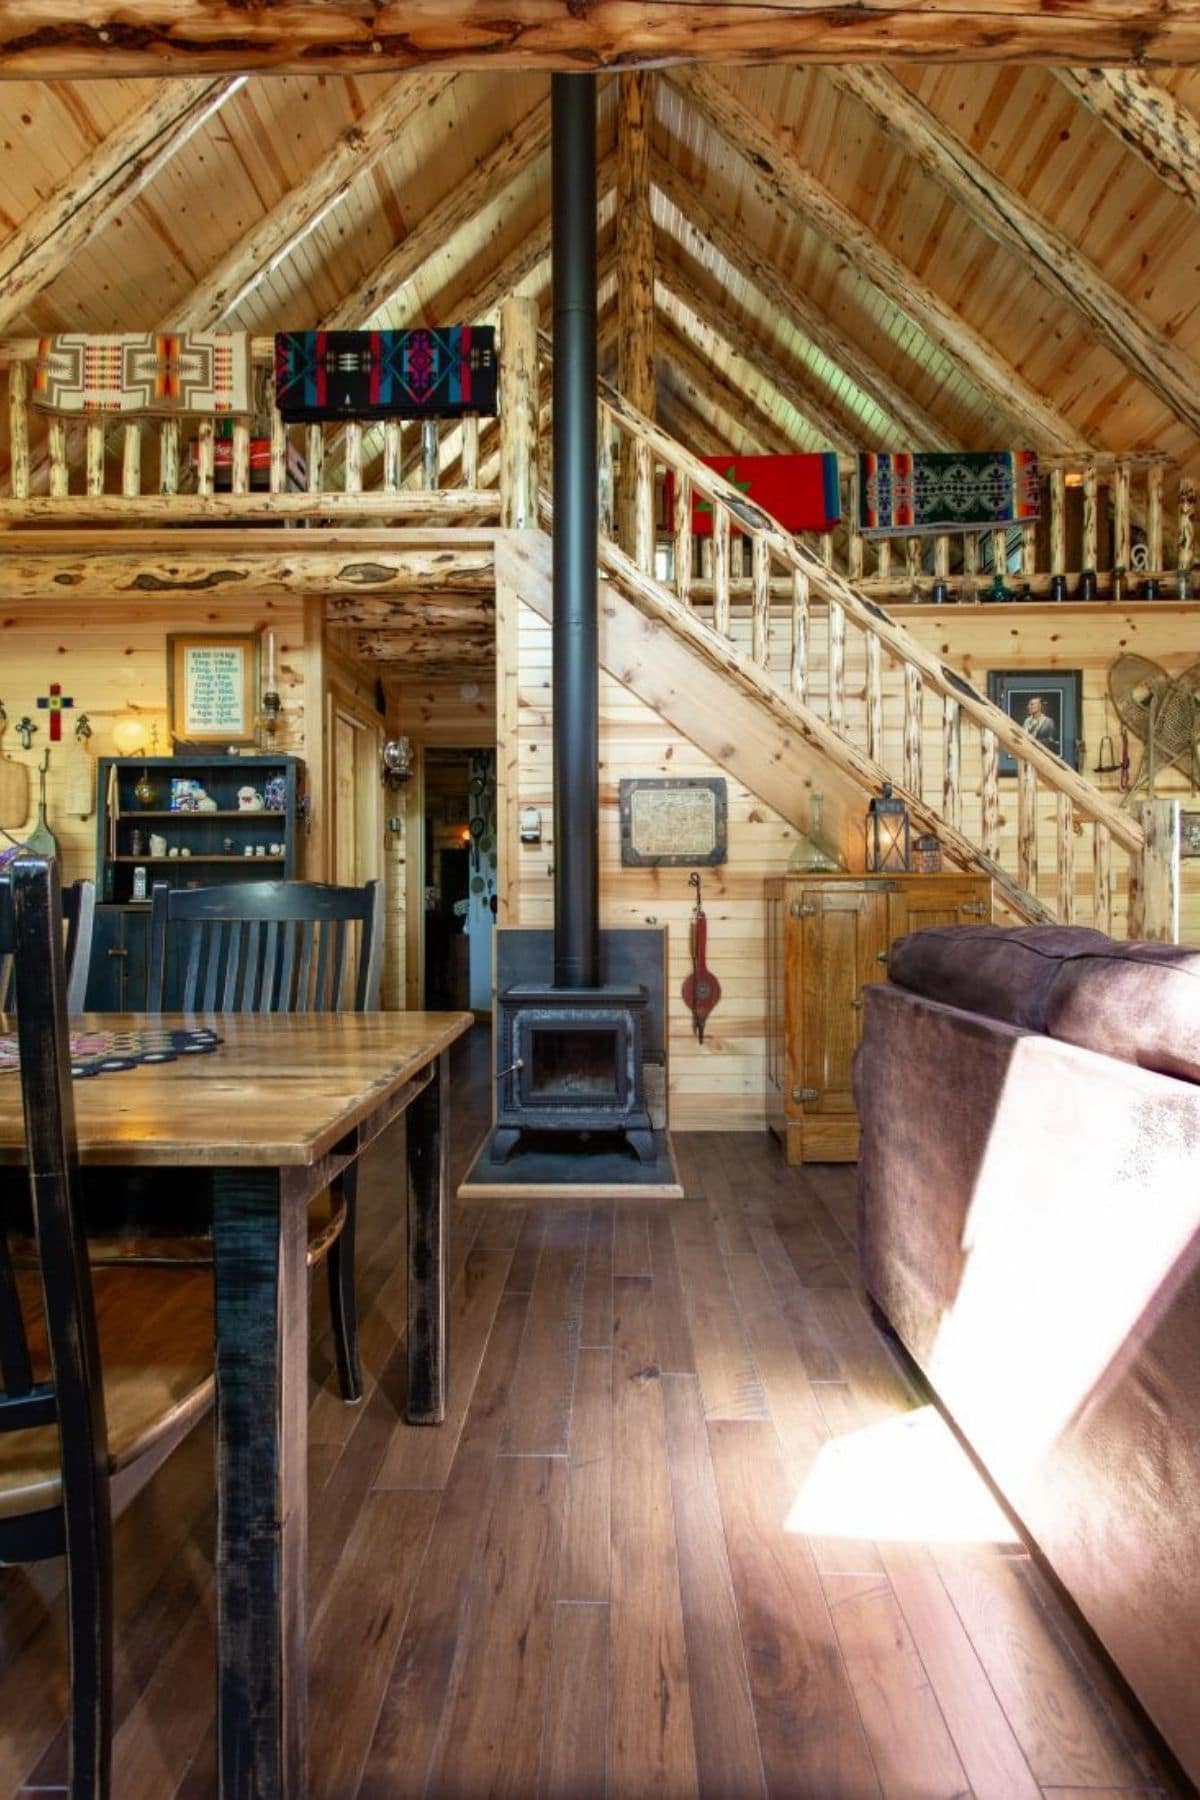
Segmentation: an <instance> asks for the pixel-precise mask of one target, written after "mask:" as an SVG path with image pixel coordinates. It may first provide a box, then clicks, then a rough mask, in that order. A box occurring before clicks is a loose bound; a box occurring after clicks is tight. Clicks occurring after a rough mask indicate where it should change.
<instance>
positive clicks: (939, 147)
mask: <svg viewBox="0 0 1200 1800" xmlns="http://www.w3.org/2000/svg"><path fill="white" fill-rule="evenodd" d="M11 10H12V11H14V12H15V11H16V9H15V8H14V9H11ZM588 10H589V11H591V12H596V11H599V12H601V13H602V12H603V10H604V9H603V6H601V7H600V8H599V9H588ZM860 10H861V12H862V16H863V18H864V19H867V20H868V22H869V20H870V19H875V21H876V22H878V17H880V16H882V15H881V14H880V13H878V12H877V11H876V9H874V8H873V7H871V6H870V5H868V6H866V7H865V8H863V9H860ZM918 10H919V9H917V8H916V7H913V8H909V9H905V8H903V7H895V8H892V9H891V12H890V14H889V16H892V17H896V18H898V17H900V15H901V14H903V15H904V16H905V17H906V18H908V17H909V16H911V17H912V18H916V17H917V16H918ZM921 10H922V11H923V9H921ZM933 10H934V11H935V12H937V11H939V8H937V7H935V8H934V9H933ZM947 10H948V9H947V8H946V7H945V6H942V7H941V8H940V12H941V13H943V14H944V13H946V12H947ZM950 10H952V9H950ZM976 10H978V9H976ZM1023 10H1024V11H1028V12H1032V11H1033V10H1035V9H1033V8H1032V7H1030V8H1026V9H1022V8H1021V7H1019V6H1016V5H1015V4H1009V5H1007V6H1003V7H1000V8H999V12H1000V13H1001V14H1003V15H1004V17H1005V18H1007V19H1009V20H1010V22H1011V20H1012V19H1013V18H1016V17H1017V15H1018V14H1021V13H1022V11H1023ZM1129 10H1130V11H1131V12H1132V10H1133V9H1129ZM1120 11H1121V8H1120V5H1119V4H1118V3H1117V0H1104V4H1103V5H1101V6H1099V7H1097V8H1096V9H1095V11H1094V15H1093V16H1100V14H1106V15H1109V16H1111V17H1114V18H1115V17H1116V16H1117V15H1118V14H1119V13H1120ZM1157 11H1158V12H1159V14H1161V15H1162V16H1163V17H1164V18H1165V17H1166V16H1167V15H1172V17H1173V18H1174V19H1175V22H1176V23H1178V20H1179V19H1182V18H1183V17H1184V15H1185V14H1186V15H1188V16H1190V12H1191V9H1189V8H1188V7H1167V8H1165V9H1164V8H1162V7H1159V8H1158V9H1157ZM1068 14H1071V9H1070V8H1067V9H1065V13H1064V17H1065V16H1067V15H1068ZM857 16H858V15H857V13H856V17H857ZM1046 16H1047V17H1049V16H1050V15H1049V14H1047V15H1046ZM1072 16H1074V15H1072ZM860 22H861V21H860ZM616 91H617V84H616V82H615V80H613V79H611V78H608V77H606V78H604V91H603V93H602V97H601V115H600V116H601V127H600V130H601V154H602V156H604V157H605V158H606V159H608V160H607V161H606V164H605V168H604V188H605V190H606V192H607V191H608V190H610V189H611V182H612V151H613V146H614V138H615V124H614V121H615V112H616V105H615V100H616ZM0 96H2V99H3V108H2V118H0V231H2V232H3V234H4V235H3V237H0V329H3V330H4V331H6V332H8V333H31V332H35V331H46V330H55V329H67V328H72V327H74V328H80V327H85V328H91V329H97V330H99V329H115V328H120V327H125V328H128V327H133V326H147V325H152V324H163V325H166V324H170V323H175V322H185V321H190V322H193V323H197V324H208V323H212V322H215V321H216V320H218V319H225V320H228V321H229V322H230V323H234V324H237V325H239V326H244V327H246V328H248V329H251V330H253V331H256V332H269V331H271V330H272V329H274V328H275V327H277V326H286V325H292V326H295V325H300V324H305V323H308V322H311V321H316V320H320V321H324V322H326V323H329V324H360V323H365V322H367V320H368V319H370V320H372V321H374V322H378V323H388V324H396V325H398V324H403V323H407V322H415V321H418V320H420V319H423V318H424V319H432V318H439V317H440V318H443V319H445V318H451V317H455V316H464V315H465V314H470V315H472V316H474V317H476V318H479V317H482V316H485V315H487V314H490V313H492V312H494V310H495V308H496V306H497V305H498V303H499V301H500V300H501V299H502V298H503V297H504V295H505V294H506V293H507V292H511V291H514V290H515V291H520V292H524V293H531V294H537V295H540V296H544V295H545V293H546V290H547V281H548V249H549V226H548V214H549V204H550V182H549V156H548V150H547V134H548V105H547V81H546V77H545V75H544V74H541V73H519V72H516V71H512V70H509V69H503V70H496V71H494V72H487V73H475V72H458V73H453V72H451V71H449V70H446V69H437V68H435V69H425V70H422V71H419V72H417V73H414V74H409V75H400V76H396V75H386V76H385V75H380V76H370V77H367V76H357V75H356V76H345V75H319V74H318V75H313V74H303V75H288V76H271V77H263V76H256V77H251V78H250V79H248V80H238V79H235V78H232V77H228V76H224V75H218V74H206V75H203V76H198V77H192V78H189V79H188V80H187V81H181V82H177V83H170V84H168V83H164V82H152V81H147V80H130V79H116V80H104V81H100V80H90V81H65V80H50V81H45V82H40V81H26V80H9V81H6V82H3V83H2V84H0ZM1198 117H1200V70H1195V71H1194V70H1192V69H1191V68H1178V69H1170V70H1168V69H1156V70H1153V71H1152V72H1151V73H1149V74H1142V73H1135V72H1133V71H1131V70H1128V71H1126V70H1113V71H1108V72H1099V71H1096V70H1091V71H1089V70H1085V69H1082V68H1077V69H1069V68H1051V67H1045V66H1038V65H1035V64H1025V65H1022V64H1018V63H990V64H987V63H978V62H971V61H957V62H953V63H947V64H938V65H933V64H921V63H917V62H902V63H895V64H893V65H892V67H890V68H883V67H880V66H873V67H862V68H854V67H843V68H834V67H830V68H824V67H821V66H815V65H811V64H809V65H804V66H790V65H783V66H781V65H776V66H772V67H753V66H739V67H713V66H705V67H695V68H674V69H673V68H668V69H664V70H663V71H662V72H661V73H660V74H659V75H658V76H657V77H656V78H655V79H654V81H653V118H652V122H651V140H652V147H651V155H650V165H649V166H650V180H651V184H652V202H651V204H652V212H653V218H654V226H655V231H654V237H655V254H656V259H657V277H656V286H655V302H656V308H657V313H658V343H657V382H658V395H659V404H660V408H661V411H662V414H663V418H664V422H666V423H668V424H669V425H671V426H672V428H673V429H675V430H677V431H678V432H679V434H680V435H681V436H682V437H683V438H684V439H685V441H687V442H689V443H691V444H692V445H693V446H694V447H695V448H697V449H700V450H724V449H727V448H728V449H757V448H762V449H767V450H778V449H783V448H787V447H791V446H795V447H801V448H803V447H810V446H817V445H821V444H827V443H830V442H833V443H835V444H837V445H838V446H839V447H842V448H853V447H856V446H868V445H872V444H878V445H883V446H888V445H892V446H895V445H900V444H905V443H907V444H920V445H925V446H938V445H940V446H945V447H954V446H958V445H963V446H968V447H969V446H972V445H977V446H984V445H989V444H992V443H994V442H995V441H996V440H997V438H1000V439H1002V440H1006V441H1029V440H1032V441H1034V442H1037V443H1039V444H1041V445H1043V446H1044V447H1047V448H1049V447H1057V448H1073V447H1079V446H1082V445H1084V444H1088V443H1091V444H1095V445H1098V446H1102V447H1105V448H1109V449H1115V450H1135V449H1161V450H1165V451H1167V452H1169V453H1171V454H1172V455H1174V456H1175V457H1177V458H1178V459H1179V461H1180V463H1181V464H1182V465H1184V466H1185V467H1188V468H1189V469H1191V470H1192V472H1194V473H1200V316H1198V310H1197V309H1198V302H1200V283H1198V282H1197V279H1196V277H1197V273H1198V272H1200V126H1198V124H1197V118H1198ZM93 191H95V197H94V198H93V199H92V200H89V199H88V195H89V194H92V193H93ZM612 210H613V201H612V198H611V194H610V195H609V198H608V199H607V200H606V212H605V216H606V218H608V219H609V220H610V221H611V216H612ZM608 234H609V236H611V225H610V226H609V227H608ZM3 432H4V422H3V421H0V455H2V454H3Z"/></svg>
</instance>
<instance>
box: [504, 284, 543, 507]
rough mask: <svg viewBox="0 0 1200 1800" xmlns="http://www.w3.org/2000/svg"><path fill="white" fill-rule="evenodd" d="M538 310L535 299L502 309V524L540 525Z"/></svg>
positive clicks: (512, 301)
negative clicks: (538, 510)
mask: <svg viewBox="0 0 1200 1800" xmlns="http://www.w3.org/2000/svg"><path fill="white" fill-rule="evenodd" d="M537 332H538V314H537V303H536V301H533V300H522V299H516V298H514V299H509V300H505V301H504V303H503V305H502V306H501V308H500V524H501V526H502V528H503V529H504V530H506V531H532V530H533V529H534V527H535V526H536V525H537V486H538V483H537V438H538V339H537Z"/></svg>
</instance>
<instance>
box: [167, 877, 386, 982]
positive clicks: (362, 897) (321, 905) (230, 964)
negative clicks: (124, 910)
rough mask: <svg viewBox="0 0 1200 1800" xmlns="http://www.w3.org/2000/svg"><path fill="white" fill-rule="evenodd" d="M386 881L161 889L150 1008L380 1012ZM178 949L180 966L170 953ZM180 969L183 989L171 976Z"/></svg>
mask: <svg viewBox="0 0 1200 1800" xmlns="http://www.w3.org/2000/svg"><path fill="white" fill-rule="evenodd" d="M382 949H383V907H382V894H381V890H380V884H379V882H377V881H368V882H367V883H366V885H365V886H364V887H361V888H350V887H333V886H329V885H327V884H325V883H323V882H315V881H254V882H244V883H239V884H234V885H230V886H228V887H214V888H175V889H172V888H168V887H165V886H162V885H159V886H156V887H155V889H154V894H153V902H152V907H151V915H150V1010H151V1012H161V1011H163V1009H164V1006H165V1005H166V1004H167V1003H168V996H169V997H170V1003H171V1004H174V1003H175V1001H176V999H178V1004H179V1005H180V1006H181V1007H182V1008H183V1010H184V1011H185V1012H193V1011H200V1012H262V1013H272V1012H346V1011H351V1010H353V1011H356V1012H373V1011H374V1010H375V1009H376V1008H377V1007H378V1005H379V988H380V981H381V976H382ZM173 951H174V952H175V957H174V965H172V952H173ZM172 966H174V967H175V968H177V969H178V970H179V971H180V975H181V982H180V986H179V989H178V993H176V990H175V988H174V987H173V985H172V984H171V982H170V981H169V974H170V971H171V968H172Z"/></svg>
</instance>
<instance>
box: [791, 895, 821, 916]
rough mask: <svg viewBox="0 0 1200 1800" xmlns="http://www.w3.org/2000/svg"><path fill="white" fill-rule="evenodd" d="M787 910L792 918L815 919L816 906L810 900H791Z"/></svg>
mask: <svg viewBox="0 0 1200 1800" xmlns="http://www.w3.org/2000/svg"><path fill="white" fill-rule="evenodd" d="M789 911H790V912H791V915H792V917H793V919H815V918H816V916H817V911H818V908H817V907H815V906H814V905H813V903H812V901H811V900H793V901H792V904H791V907H790V908H789Z"/></svg>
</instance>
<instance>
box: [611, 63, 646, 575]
mask: <svg viewBox="0 0 1200 1800" xmlns="http://www.w3.org/2000/svg"><path fill="white" fill-rule="evenodd" d="M617 83H618V86H617V387H618V388H619V389H620V391H621V393H622V394H623V395H624V396H625V398H626V400H628V402H629V404H630V405H631V406H634V407H636V408H637V410H638V412H641V413H645V415H646V417H647V418H650V419H652V418H653V417H654V393H655V375H654V222H653V219H652V217H651V213H650V129H651V126H652V124H653V119H654V87H653V83H654V76H653V75H651V74H649V73H648V72H647V71H645V70H639V71H637V72H636V73H632V74H623V75H620V76H618V78H617ZM617 521H618V525H619V527H620V542H621V547H622V548H623V549H624V550H625V551H626V552H627V553H628V554H629V555H631V556H635V557H636V554H637V541H638V540H637V533H638V527H639V525H640V523H641V521H640V517H639V507H638V493H637V464H636V460H635V458H633V457H628V456H626V457H622V459H621V476H620V487H619V490H618V495H617Z"/></svg>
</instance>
